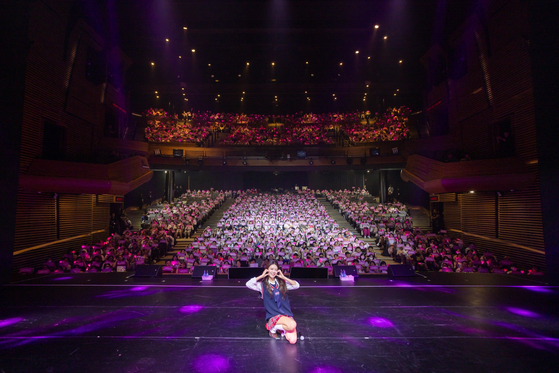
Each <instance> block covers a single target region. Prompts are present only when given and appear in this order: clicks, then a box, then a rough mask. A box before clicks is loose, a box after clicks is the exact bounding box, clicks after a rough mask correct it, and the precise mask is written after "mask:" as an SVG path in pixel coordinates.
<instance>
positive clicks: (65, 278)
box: [54, 276, 72, 281]
mask: <svg viewBox="0 0 559 373" xmlns="http://www.w3.org/2000/svg"><path fill="white" fill-rule="evenodd" d="M71 279H72V277H70V276H66V277H58V278H55V279H54V281H62V280H71Z"/></svg>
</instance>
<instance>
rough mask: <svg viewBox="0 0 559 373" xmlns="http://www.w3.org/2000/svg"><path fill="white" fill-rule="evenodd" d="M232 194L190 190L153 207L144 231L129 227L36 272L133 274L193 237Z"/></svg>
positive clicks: (50, 262) (52, 262) (48, 262)
mask: <svg viewBox="0 0 559 373" xmlns="http://www.w3.org/2000/svg"><path fill="white" fill-rule="evenodd" d="M235 193H236V192H235ZM232 195H233V192H214V191H194V192H190V191H189V192H187V193H185V194H184V195H182V196H181V197H180V198H178V199H176V200H175V202H174V203H173V204H163V205H159V206H152V207H150V209H149V210H148V215H147V216H148V219H147V221H146V223H144V224H143V229H142V230H141V231H136V232H135V231H133V230H132V227H127V228H126V229H125V230H124V232H121V233H114V234H112V235H111V236H110V237H108V238H107V240H105V241H102V242H98V243H97V244H95V245H83V246H82V247H81V250H79V251H76V250H73V251H71V252H69V253H68V254H66V255H65V256H64V257H63V258H62V259H61V260H59V261H53V260H52V258H49V259H48V260H47V261H46V262H45V263H44V265H43V266H42V268H41V269H40V270H39V271H38V272H37V273H39V274H48V273H52V272H55V273H61V272H71V273H80V272H115V271H118V272H124V271H134V270H135V268H136V265H141V264H152V263H153V262H155V261H157V260H158V259H159V258H160V257H162V256H164V255H165V254H166V253H167V252H168V251H169V250H170V249H171V248H172V247H173V246H174V245H175V240H176V239H177V238H181V237H189V236H190V235H191V234H193V233H194V232H195V231H196V229H197V227H198V225H199V224H202V223H203V222H204V221H205V220H206V219H207V218H208V217H209V216H210V215H211V214H212V213H213V211H215V210H216V209H217V208H219V206H221V204H222V203H223V201H225V199H226V197H230V196H232ZM144 216H146V215H144ZM142 220H144V219H142Z"/></svg>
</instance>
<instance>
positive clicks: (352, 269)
mask: <svg viewBox="0 0 559 373" xmlns="http://www.w3.org/2000/svg"><path fill="white" fill-rule="evenodd" d="M342 270H343V271H345V274H346V275H348V276H349V275H352V276H353V277H359V274H358V273H357V268H356V267H355V266H334V277H340V272H341V271H342Z"/></svg>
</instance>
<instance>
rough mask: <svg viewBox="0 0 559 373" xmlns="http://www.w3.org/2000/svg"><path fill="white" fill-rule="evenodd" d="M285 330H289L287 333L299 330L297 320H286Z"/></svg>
mask: <svg viewBox="0 0 559 373" xmlns="http://www.w3.org/2000/svg"><path fill="white" fill-rule="evenodd" d="M283 324H284V325H285V328H286V329H287V331H292V330H295V328H297V323H296V322H295V320H293V319H290V318H288V317H286V318H285V320H284V323H283Z"/></svg>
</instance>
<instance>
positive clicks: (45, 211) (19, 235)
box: [14, 190, 56, 251]
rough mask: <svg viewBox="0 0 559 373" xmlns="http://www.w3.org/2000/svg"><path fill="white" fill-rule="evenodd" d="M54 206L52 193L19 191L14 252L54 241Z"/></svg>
mask: <svg viewBox="0 0 559 373" xmlns="http://www.w3.org/2000/svg"><path fill="white" fill-rule="evenodd" d="M55 205H56V200H55V199H54V198H53V194H52V193H48V194H37V193H25V192H23V191H21V190H20V191H19V193H18V199H17V214H16V232H15V242H14V251H18V250H22V249H25V248H27V247H31V246H35V245H40V244H42V243H45V242H50V241H55V240H56V211H55Z"/></svg>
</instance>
